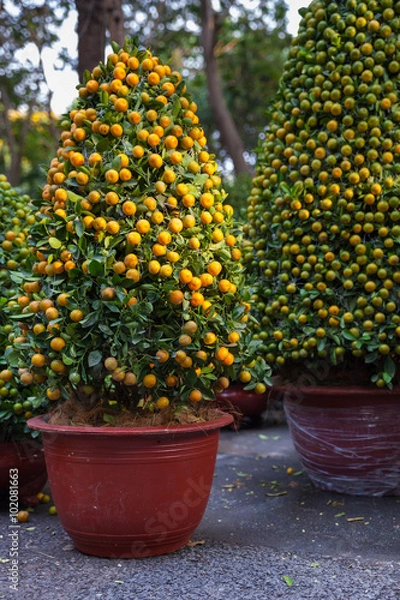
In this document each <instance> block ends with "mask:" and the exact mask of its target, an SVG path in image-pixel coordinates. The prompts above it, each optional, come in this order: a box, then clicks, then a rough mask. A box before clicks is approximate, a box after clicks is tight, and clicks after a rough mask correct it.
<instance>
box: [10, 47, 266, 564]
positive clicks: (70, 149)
mask: <svg viewBox="0 0 400 600" xmlns="http://www.w3.org/2000/svg"><path fill="white" fill-rule="evenodd" d="M113 50H114V51H113V52H112V53H111V54H110V55H109V56H108V58H107V62H106V64H104V65H103V64H99V65H98V66H96V67H95V68H94V69H93V71H92V72H91V73H89V72H86V73H85V78H84V83H83V84H82V85H80V87H79V98H77V100H76V101H75V103H74V107H73V109H72V110H71V111H70V113H69V114H67V115H65V116H64V118H63V119H62V122H61V127H62V133H61V140H60V147H59V149H58V151H57V156H56V157H55V158H54V159H53V160H52V161H51V164H50V168H49V171H48V176H47V184H46V185H45V186H44V188H43V194H42V199H41V200H40V201H39V202H37V203H36V208H37V210H38V218H39V222H38V223H37V224H36V225H35V226H34V228H33V230H32V243H33V246H34V252H35V262H34V264H33V267H32V268H33V272H34V273H35V274H36V280H37V282H38V283H39V285H40V294H41V296H42V300H41V302H40V305H39V308H38V310H36V309H35V310H32V312H31V313H30V314H29V315H25V317H26V318H25V321H24V322H25V324H26V326H27V332H26V337H27V342H26V343H25V344H23V345H22V346H21V345H20V346H19V349H17V348H15V353H16V355H17V356H18V360H19V361H20V363H21V362H22V363H23V365H22V366H23V368H25V369H27V371H25V372H29V373H30V374H32V376H33V377H35V376H36V375H39V376H40V377H43V378H44V379H46V382H45V383H44V385H45V388H46V394H47V398H48V399H49V401H50V402H51V403H52V407H53V409H52V410H51V412H50V415H47V416H46V417H41V418H36V419H32V420H31V421H30V426H31V427H32V428H33V429H36V430H39V431H41V432H42V436H43V442H44V447H45V453H46V461H47V466H48V472H49V480H50V485H51V489H52V495H53V499H54V502H55V504H56V506H57V511H58V514H59V516H60V519H61V522H62V523H63V526H64V528H65V529H66V531H67V532H68V533H69V534H70V535H71V537H72V538H73V540H74V542H75V544H76V546H77V548H78V549H80V550H82V551H83V552H86V553H89V554H97V555H102V556H126V557H129V556H147V555H153V554H160V553H165V552H171V551H173V550H175V549H177V548H180V547H181V546H183V545H184V544H186V542H187V541H188V540H189V538H190V535H191V533H192V532H193V531H194V529H195V528H196V526H197V525H198V523H199V522H200V519H201V517H202V514H203V512H204V509H205V506H206V504H207V500H208V496H209V492H210V488H211V483H212V478H213V471H214V464H215V458H216V450H217V442H218V435H219V429H220V428H221V427H222V426H225V425H227V424H229V423H230V422H231V421H232V416H231V415H229V414H226V413H221V412H220V411H219V410H218V409H217V408H216V405H215V404H214V402H213V400H214V398H215V393H216V392H218V391H221V390H222V389H224V388H226V387H227V386H228V385H229V381H230V380H231V379H234V378H236V377H237V376H238V373H239V372H240V371H241V370H246V371H249V372H250V373H251V376H252V378H253V381H254V386H256V385H257V384H258V390H259V391H265V383H268V371H266V370H265V365H263V362H262V360H261V359H260V360H257V359H256V360H255V359H254V358H255V350H256V347H257V344H258V342H257V341H252V333H251V332H250V329H249V327H248V318H249V310H250V304H249V303H248V302H247V300H246V299H245V298H244V296H243V293H242V292H243V290H241V287H243V268H242V265H241V251H240V248H239V244H238V240H237V235H236V233H235V226H234V221H233V214H232V212H233V211H232V208H231V207H230V205H229V204H227V203H226V202H225V196H226V194H225V193H224V190H223V188H222V187H221V178H220V176H219V175H218V168H217V164H216V163H215V160H214V158H213V156H211V155H210V154H209V153H208V151H207V150H206V138H205V137H204V133H203V130H202V128H201V125H200V123H199V119H198V117H197V115H196V109H197V106H196V104H195V103H194V102H193V101H192V100H191V98H190V96H189V94H188V93H187V90H186V86H185V84H184V82H183V81H182V79H181V76H180V74H179V73H177V72H171V69H170V67H169V66H168V65H167V64H165V65H164V64H162V63H161V61H160V60H159V59H158V58H157V57H155V56H153V55H152V54H151V52H150V51H148V50H141V49H139V48H138V47H136V46H135V44H134V43H133V42H131V41H127V43H126V45H125V46H124V47H123V48H119V47H118V46H116V45H115V44H114V45H113ZM239 233H240V231H239ZM246 364H250V365H251V366H250V367H248V368H247V367H246ZM116 506H118V511H116V510H115V507H116ZM165 515H166V516H165Z"/></svg>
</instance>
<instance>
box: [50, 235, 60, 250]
mask: <svg viewBox="0 0 400 600" xmlns="http://www.w3.org/2000/svg"><path fill="white" fill-rule="evenodd" d="M49 244H50V246H51V247H52V248H55V249H57V248H61V246H62V241H61V240H58V239H57V238H55V237H51V238H49Z"/></svg>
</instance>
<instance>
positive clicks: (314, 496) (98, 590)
mask: <svg viewBox="0 0 400 600" xmlns="http://www.w3.org/2000/svg"><path fill="white" fill-rule="evenodd" d="M288 468H289V474H288V471H287V469H288ZM8 523H9V521H8V515H7V514H6V513H0V531H1V534H2V535H3V537H2V538H0V599H1V598H4V599H7V600H9V599H12V598H18V599H19V598H21V600H31V599H35V600H36V599H40V600H97V599H100V600H120V599H121V600H122V599H123V600H125V599H127V600H203V599H204V600H208V599H210V600H258V599H260V600H261V599H262V600H278V599H281V598H283V599H288V600H289V599H290V600H291V599H294V600H303V599H304V600H306V599H307V600H400V498H395V497H387V498H363V497H354V496H345V495H339V494H332V493H328V492H322V491H319V490H316V489H315V488H314V487H313V486H312V484H311V483H310V481H309V480H308V478H307V476H306V475H305V474H304V473H303V472H302V468H301V465H300V463H299V461H298V459H297V456H296V453H295V451H294V449H293V446H292V443H291V440H290V436H289V433H288V430H287V427H286V425H284V424H279V425H271V424H270V423H268V424H265V423H264V426H262V427H258V428H252V429H246V430H241V431H239V432H234V431H232V430H230V429H227V430H224V431H222V432H221V441H220V452H219V454H218V459H217V466H216V473H215V478H214V486H213V490H212V494H211V498H210V502H209V505H208V508H207V511H206V514H205V516H204V518H203V521H202V523H201V524H200V526H199V528H198V529H197V531H196V532H195V534H194V535H193V538H192V543H191V545H190V546H189V547H186V548H183V549H181V550H180V551H178V552H176V553H174V554H170V555H165V556H160V557H155V558H147V559H140V560H119V559H102V558H95V557H89V556H86V555H84V554H81V553H80V552H78V551H77V550H75V549H74V546H73V544H72V542H71V540H70V539H69V537H68V536H67V534H66V533H65V532H64V531H63V529H62V527H61V525H60V523H59V520H58V517H54V516H51V515H49V514H48V505H39V507H37V509H36V510H35V512H34V513H32V514H31V518H30V521H29V523H26V524H24V525H22V526H21V531H20V564H19V573H20V583H19V590H18V593H16V592H14V591H12V590H10V589H9V581H8V578H7V575H8V570H9V567H10V565H9V562H7V560H8V554H9V550H8V548H9V540H8V539H7V535H6V533H7V527H8Z"/></svg>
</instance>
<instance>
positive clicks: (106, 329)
mask: <svg viewBox="0 0 400 600" xmlns="http://www.w3.org/2000/svg"><path fill="white" fill-rule="evenodd" d="M99 329H100V331H101V332H102V333H104V334H105V335H114V334H113V331H112V329H110V327H109V326H108V325H104V324H103V323H100V325H99Z"/></svg>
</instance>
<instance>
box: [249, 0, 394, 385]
mask: <svg viewBox="0 0 400 600" xmlns="http://www.w3.org/2000/svg"><path fill="white" fill-rule="evenodd" d="M399 32H400V4H399V2H394V1H393V0H380V1H379V2H377V1H376V0H368V1H365V2H363V1H360V0H347V1H346V2H342V3H336V2H331V3H326V2H322V1H316V2H313V3H312V4H311V5H310V7H309V8H308V9H303V19H302V21H301V23H300V29H299V33H298V36H297V37H296V39H295V40H294V41H293V44H292V47H291V50H290V55H289V58H288V60H287V63H286V66H285V70H284V73H283V76H282V80H281V83H280V88H279V92H278V96H277V98H276V100H275V102H274V104H273V106H272V107H271V120H270V125H269V127H268V131H267V132H266V136H265V141H264V143H263V148H262V152H261V153H260V154H259V160H258V166H257V173H256V177H255V178H254V182H253V184H254V185H253V189H252V191H251V196H250V198H249V204H248V220H249V223H248V224H247V225H246V227H245V231H246V236H247V251H246V257H245V260H246V262H247V264H248V265H249V270H250V272H252V273H253V275H254V276H255V277H256V278H257V279H258V283H259V291H258V294H256V296H255V300H256V302H257V303H258V308H259V311H260V313H261V316H260V319H261V321H262V326H261V328H259V329H258V330H257V332H256V336H258V337H259V338H260V339H261V340H262V342H263V344H262V351H263V354H264V356H265V357H266V359H267V361H268V362H269V363H270V364H273V365H276V366H278V368H281V367H282V366H283V365H284V364H285V363H287V365H286V366H287V367H290V365H292V364H293V363H294V362H302V361H303V362H304V361H309V360H310V359H313V360H314V359H315V358H321V359H325V358H327V359H329V360H330V361H331V362H333V363H334V364H335V365H336V364H337V363H339V362H342V361H344V360H347V359H348V358H349V357H350V358H351V360H353V361H354V359H356V358H358V359H361V360H362V361H365V362H367V363H374V364H375V366H376V368H375V370H374V374H373V381H375V382H376V383H377V385H378V386H384V385H386V384H390V382H391V380H392V378H393V376H394V374H395V372H396V369H397V366H396V365H397V363H398V357H399V356H400V340H399V338H400V315H399V308H400V297H399V284H400V264H399V261H400V256H399V243H400V197H399V196H400V184H399V174H400V108H399V99H400V85H399V76H400V41H399Z"/></svg>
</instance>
